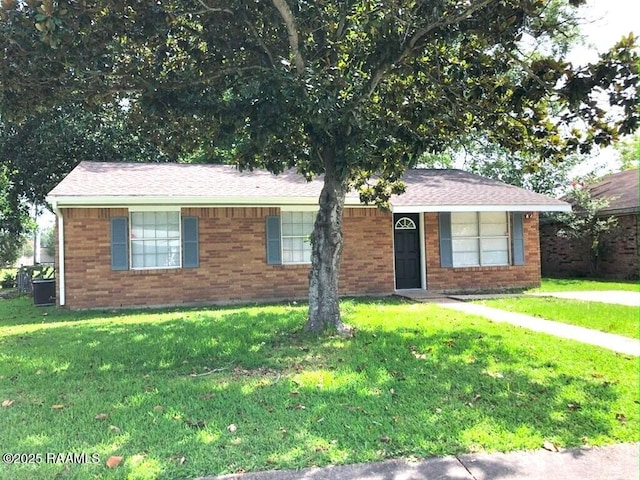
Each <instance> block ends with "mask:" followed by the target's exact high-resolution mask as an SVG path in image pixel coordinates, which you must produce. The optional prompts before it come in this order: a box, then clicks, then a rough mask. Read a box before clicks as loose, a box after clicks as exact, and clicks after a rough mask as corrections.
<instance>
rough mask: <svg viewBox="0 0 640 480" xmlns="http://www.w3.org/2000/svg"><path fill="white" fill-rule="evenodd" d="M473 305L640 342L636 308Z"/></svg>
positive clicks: (507, 301) (522, 301) (565, 303)
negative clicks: (621, 336)
mask: <svg viewBox="0 0 640 480" xmlns="http://www.w3.org/2000/svg"><path fill="white" fill-rule="evenodd" d="M476 303H480V304H482V305H486V306H488V307H493V308H499V309H501V310H507V311H509V312H518V313H524V314H527V315H532V316H534V317H539V318H545V319H547V320H555V321H557V322H562V323H570V324H572V325H579V326H581V327H586V328H593V329H594V330H599V331H601V332H607V333H615V334H617V335H624V336H625V337H631V338H640V317H639V315H638V308H637V307H629V306H626V305H614V304H606V303H600V302H586V301H580V300H568V299H561V298H552V297H544V298H540V297H516V298H501V299H495V300H484V301H479V302H476Z"/></svg>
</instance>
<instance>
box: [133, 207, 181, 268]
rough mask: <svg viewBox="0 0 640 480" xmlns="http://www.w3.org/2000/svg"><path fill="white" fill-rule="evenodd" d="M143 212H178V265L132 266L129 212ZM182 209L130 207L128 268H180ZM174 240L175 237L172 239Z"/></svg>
mask: <svg viewBox="0 0 640 480" xmlns="http://www.w3.org/2000/svg"><path fill="white" fill-rule="evenodd" d="M141 212H142V213H144V212H168V213H175V212H178V232H179V236H178V249H179V252H178V265H166V266H160V267H134V266H133V243H132V242H133V238H131V225H132V222H131V214H132V213H141ZM181 212H182V209H181V208H180V207H175V208H173V207H172V208H167V209H164V208H158V207H157V206H154V207H144V208H140V209H139V208H130V209H129V226H128V228H129V269H130V270H134V271H149V270H177V269H180V268H182V213H181ZM172 240H175V239H172Z"/></svg>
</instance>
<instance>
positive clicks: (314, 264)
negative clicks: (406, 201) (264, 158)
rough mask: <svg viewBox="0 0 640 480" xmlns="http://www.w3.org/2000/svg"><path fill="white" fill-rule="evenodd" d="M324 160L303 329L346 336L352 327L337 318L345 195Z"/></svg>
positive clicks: (338, 315)
mask: <svg viewBox="0 0 640 480" xmlns="http://www.w3.org/2000/svg"><path fill="white" fill-rule="evenodd" d="M332 163H333V162H332V161H331V160H330V161H327V162H326V164H327V167H328V168H326V169H325V171H326V173H325V177H324V186H323V188H322V193H321V194H320V201H319V203H320V210H319V211H318V216H317V217H316V221H315V225H314V227H313V234H312V238H311V243H312V254H311V271H310V272H309V319H308V321H307V324H306V326H305V330H307V331H310V332H315V333H320V332H323V331H325V330H329V329H335V330H336V331H337V332H338V333H340V334H342V335H349V334H350V333H351V328H350V327H348V326H347V325H345V324H344V323H342V320H341V319H340V305H339V296H338V275H339V273H340V259H341V258H342V211H343V209H344V200H345V196H346V194H347V184H346V181H344V180H341V179H339V178H338V177H337V175H335V172H334V171H333V168H332V165H331V164H332Z"/></svg>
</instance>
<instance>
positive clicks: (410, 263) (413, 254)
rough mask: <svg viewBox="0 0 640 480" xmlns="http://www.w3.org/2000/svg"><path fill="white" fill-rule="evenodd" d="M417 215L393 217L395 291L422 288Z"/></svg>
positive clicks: (397, 215) (395, 215) (396, 215)
mask: <svg viewBox="0 0 640 480" xmlns="http://www.w3.org/2000/svg"><path fill="white" fill-rule="evenodd" d="M418 227H419V214H417V213H410V214H399V213H396V214H394V215H393V239H394V249H395V255H394V256H395V265H396V289H398V290H402V289H406V288H422V283H421V281H420V229H419V228H418Z"/></svg>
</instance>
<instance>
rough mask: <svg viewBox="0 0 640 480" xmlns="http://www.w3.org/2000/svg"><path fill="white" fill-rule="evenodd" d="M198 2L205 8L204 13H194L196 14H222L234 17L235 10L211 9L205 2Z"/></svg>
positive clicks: (199, 0) (202, 0)
mask: <svg viewBox="0 0 640 480" xmlns="http://www.w3.org/2000/svg"><path fill="white" fill-rule="evenodd" d="M198 2H200V5H202V6H203V7H204V9H205V10H204V11H202V12H194V13H205V12H222V13H229V14H231V15H233V10H229V9H228V8H215V7H210V6H209V5H207V4H206V3H205V2H204V0H198Z"/></svg>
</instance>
